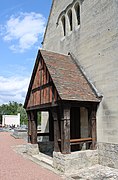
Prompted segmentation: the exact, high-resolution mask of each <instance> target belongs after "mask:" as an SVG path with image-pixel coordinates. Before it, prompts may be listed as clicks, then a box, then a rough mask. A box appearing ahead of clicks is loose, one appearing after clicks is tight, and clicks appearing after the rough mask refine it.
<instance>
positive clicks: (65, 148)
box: [61, 107, 71, 154]
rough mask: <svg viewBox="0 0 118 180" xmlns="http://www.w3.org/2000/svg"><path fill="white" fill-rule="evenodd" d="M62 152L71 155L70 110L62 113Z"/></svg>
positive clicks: (64, 110) (65, 109) (63, 110)
mask: <svg viewBox="0 0 118 180" xmlns="http://www.w3.org/2000/svg"><path fill="white" fill-rule="evenodd" d="M61 152H62V153H63V154H69V153H70V152H71V150H70V108H67V107H64V109H62V111H61Z"/></svg>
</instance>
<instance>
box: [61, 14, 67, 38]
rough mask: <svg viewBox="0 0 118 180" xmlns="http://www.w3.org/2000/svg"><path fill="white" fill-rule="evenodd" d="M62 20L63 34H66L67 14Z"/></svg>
mask: <svg viewBox="0 0 118 180" xmlns="http://www.w3.org/2000/svg"><path fill="white" fill-rule="evenodd" d="M61 22H62V26H63V35H64V36H65V35H66V20H65V16H63V17H62V19H61Z"/></svg>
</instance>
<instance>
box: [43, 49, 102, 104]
mask: <svg viewBox="0 0 118 180" xmlns="http://www.w3.org/2000/svg"><path fill="white" fill-rule="evenodd" d="M40 53H41V56H42V57H43V59H44V61H45V63H46V66H47V68H48V70H49V73H50V75H51V78H52V80H53V82H54V85H55V87H56V89H57V91H58V94H59V95H60V98H61V99H62V100H76V101H95V102H98V101H99V99H98V97H96V94H95V92H94V90H93V89H92V87H91V84H90V83H89V82H88V81H87V79H86V77H85V75H84V74H83V73H82V71H81V69H80V67H79V66H77V64H76V62H75V61H74V59H72V58H71V56H70V55H64V54H59V53H54V52H50V51H45V50H40Z"/></svg>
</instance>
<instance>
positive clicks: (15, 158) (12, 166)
mask: <svg viewBox="0 0 118 180" xmlns="http://www.w3.org/2000/svg"><path fill="white" fill-rule="evenodd" d="M21 144H26V142H25V141H24V140H22V139H15V138H13V137H12V136H11V135H10V133H8V132H0V180H62V178H61V177H60V176H58V175H57V174H55V173H53V172H51V171H49V170H47V169H45V168H44V167H42V166H40V165H38V164H35V163H34V162H32V161H30V160H28V159H26V158H24V157H23V156H21V155H20V154H18V153H16V152H15V151H14V147H13V146H16V145H21Z"/></svg>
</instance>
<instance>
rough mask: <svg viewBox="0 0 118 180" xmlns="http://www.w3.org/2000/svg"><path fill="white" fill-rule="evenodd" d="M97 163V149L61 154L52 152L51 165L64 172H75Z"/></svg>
mask: <svg viewBox="0 0 118 180" xmlns="http://www.w3.org/2000/svg"><path fill="white" fill-rule="evenodd" d="M95 164H98V152H97V150H86V151H77V152H72V153H71V154H61V153H60V152H53V166H54V168H56V169H57V170H59V171H61V172H62V173H65V174H68V175H69V174H73V173H77V172H78V170H80V169H82V168H85V167H91V166H93V165H95Z"/></svg>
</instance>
